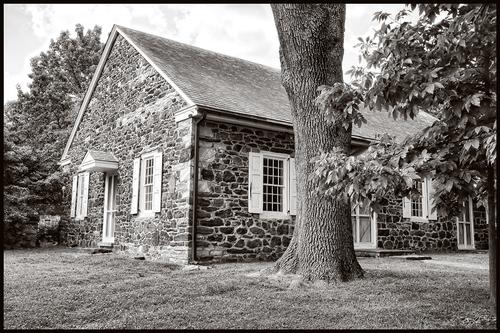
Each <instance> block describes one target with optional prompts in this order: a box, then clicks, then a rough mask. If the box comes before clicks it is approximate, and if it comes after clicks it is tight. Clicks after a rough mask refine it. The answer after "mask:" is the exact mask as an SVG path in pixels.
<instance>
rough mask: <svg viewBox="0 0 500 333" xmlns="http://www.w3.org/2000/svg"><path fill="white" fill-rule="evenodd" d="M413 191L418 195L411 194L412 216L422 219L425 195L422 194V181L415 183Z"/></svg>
mask: <svg viewBox="0 0 500 333" xmlns="http://www.w3.org/2000/svg"><path fill="white" fill-rule="evenodd" d="M413 189H414V190H415V191H416V193H413V192H412V193H411V195H410V204H411V216H416V217H422V216H423V215H424V212H423V193H422V181H421V180H415V181H413Z"/></svg>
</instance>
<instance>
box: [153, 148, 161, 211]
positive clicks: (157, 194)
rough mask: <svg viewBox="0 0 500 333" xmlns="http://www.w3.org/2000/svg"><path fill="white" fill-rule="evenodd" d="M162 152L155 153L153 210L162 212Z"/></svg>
mask: <svg viewBox="0 0 500 333" xmlns="http://www.w3.org/2000/svg"><path fill="white" fill-rule="evenodd" d="M162 157H163V155H162V153H161V152H160V153H156V154H155V155H154V164H153V212H160V210H161V178H162V177H161V176H162V169H163V165H162V163H163V160H162Z"/></svg>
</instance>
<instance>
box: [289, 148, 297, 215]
mask: <svg viewBox="0 0 500 333" xmlns="http://www.w3.org/2000/svg"><path fill="white" fill-rule="evenodd" d="M288 174H289V175H290V181H289V183H288V186H289V193H290V194H289V205H288V207H289V214H290V215H296V214H297V178H296V177H295V158H290V163H289V173H288Z"/></svg>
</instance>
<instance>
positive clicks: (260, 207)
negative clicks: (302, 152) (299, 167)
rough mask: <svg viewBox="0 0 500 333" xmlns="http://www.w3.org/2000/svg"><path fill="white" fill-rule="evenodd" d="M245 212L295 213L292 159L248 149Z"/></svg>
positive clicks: (280, 215) (272, 215) (281, 215)
mask: <svg viewBox="0 0 500 333" xmlns="http://www.w3.org/2000/svg"><path fill="white" fill-rule="evenodd" d="M248 176H249V177H248V180H249V183H248V212H249V213H257V214H263V215H262V216H263V217H265V218H286V217H288V216H290V215H295V214H296V209H297V190H296V178H295V159H294V158H292V157H290V155H287V154H282V153H275V152H267V151H262V152H259V153H256V152H250V153H248Z"/></svg>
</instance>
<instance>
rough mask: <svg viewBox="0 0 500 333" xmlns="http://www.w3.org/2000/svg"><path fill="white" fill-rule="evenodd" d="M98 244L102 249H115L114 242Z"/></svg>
mask: <svg viewBox="0 0 500 333" xmlns="http://www.w3.org/2000/svg"><path fill="white" fill-rule="evenodd" d="M97 246H98V247H99V248H100V249H113V243H105V242H99V243H97Z"/></svg>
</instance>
